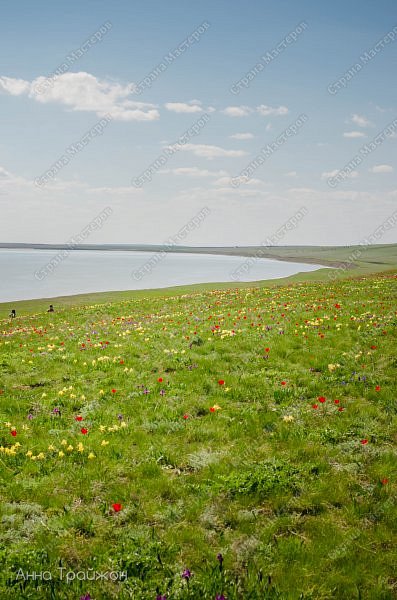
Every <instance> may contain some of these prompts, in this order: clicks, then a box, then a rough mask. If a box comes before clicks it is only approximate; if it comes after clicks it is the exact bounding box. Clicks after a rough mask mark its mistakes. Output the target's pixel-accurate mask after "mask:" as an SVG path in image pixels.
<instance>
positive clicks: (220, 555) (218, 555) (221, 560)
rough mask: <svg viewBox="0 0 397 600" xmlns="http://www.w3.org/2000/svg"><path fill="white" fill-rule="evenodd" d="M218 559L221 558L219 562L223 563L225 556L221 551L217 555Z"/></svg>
mask: <svg viewBox="0 0 397 600" xmlns="http://www.w3.org/2000/svg"><path fill="white" fill-rule="evenodd" d="M216 558H217V560H219V562H220V563H221V564H222V563H223V556H222V554H221V553H220V552H219V554H217V555H216Z"/></svg>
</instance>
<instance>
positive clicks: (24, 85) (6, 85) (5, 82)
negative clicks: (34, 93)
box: [0, 77, 30, 96]
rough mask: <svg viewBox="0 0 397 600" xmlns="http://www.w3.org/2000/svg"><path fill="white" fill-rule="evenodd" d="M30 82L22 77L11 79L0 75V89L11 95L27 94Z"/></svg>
mask: <svg viewBox="0 0 397 600" xmlns="http://www.w3.org/2000/svg"><path fill="white" fill-rule="evenodd" d="M29 90H30V83H29V82H28V81H25V80H24V79H13V78H12V77H0V91H3V92H6V93H7V94H11V96H21V95H22V94H28V93H29Z"/></svg>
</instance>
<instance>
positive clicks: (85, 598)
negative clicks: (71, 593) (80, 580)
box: [80, 594, 91, 600]
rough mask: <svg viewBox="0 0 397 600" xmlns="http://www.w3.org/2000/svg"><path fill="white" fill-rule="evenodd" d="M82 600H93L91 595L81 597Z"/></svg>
mask: <svg viewBox="0 0 397 600" xmlns="http://www.w3.org/2000/svg"><path fill="white" fill-rule="evenodd" d="M80 600H91V596H90V594H84V595H83V596H80Z"/></svg>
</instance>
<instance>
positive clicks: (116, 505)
mask: <svg viewBox="0 0 397 600" xmlns="http://www.w3.org/2000/svg"><path fill="white" fill-rule="evenodd" d="M112 508H113V510H114V512H120V510H121V509H122V508H123V507H122V506H121V504H119V503H118V502H116V503H115V504H112Z"/></svg>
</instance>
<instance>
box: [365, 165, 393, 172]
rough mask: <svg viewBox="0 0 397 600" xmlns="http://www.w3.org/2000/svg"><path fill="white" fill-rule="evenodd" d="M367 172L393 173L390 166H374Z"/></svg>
mask: <svg viewBox="0 0 397 600" xmlns="http://www.w3.org/2000/svg"><path fill="white" fill-rule="evenodd" d="M369 170H370V172H371V173H393V171H394V169H393V167H392V166H391V165H375V166H374V167H372V168H371V169H369Z"/></svg>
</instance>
